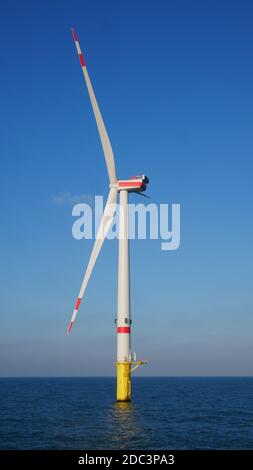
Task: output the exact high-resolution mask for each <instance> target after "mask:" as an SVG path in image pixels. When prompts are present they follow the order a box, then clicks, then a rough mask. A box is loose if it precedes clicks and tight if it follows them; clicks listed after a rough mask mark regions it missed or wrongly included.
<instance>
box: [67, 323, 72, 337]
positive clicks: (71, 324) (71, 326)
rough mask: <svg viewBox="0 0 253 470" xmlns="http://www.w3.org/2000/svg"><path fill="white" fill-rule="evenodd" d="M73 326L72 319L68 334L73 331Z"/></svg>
mask: <svg viewBox="0 0 253 470" xmlns="http://www.w3.org/2000/svg"><path fill="white" fill-rule="evenodd" d="M72 326H73V322H72V321H71V322H70V324H69V327H68V335H69V333H70V332H71V328H72Z"/></svg>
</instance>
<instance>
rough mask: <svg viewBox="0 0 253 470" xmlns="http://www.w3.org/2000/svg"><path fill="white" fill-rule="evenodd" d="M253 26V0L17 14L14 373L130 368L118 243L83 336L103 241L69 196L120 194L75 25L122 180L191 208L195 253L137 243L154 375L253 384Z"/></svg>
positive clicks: (4, 202) (10, 123) (27, 4)
mask: <svg viewBox="0 0 253 470" xmlns="http://www.w3.org/2000/svg"><path fill="white" fill-rule="evenodd" d="M252 20H253V6H252V2H250V1H245V0H241V1H224V0H222V1H205V2H202V1H186V0H181V1H180V0H179V1H177V2H175V1H170V0H169V1H165V0H164V1H162V0H156V1H153V0H152V1H150V0H146V1H138V2H135V1H133V0H130V1H128V2H122V1H113V0H108V1H107V2H103V1H98V0H95V1H93V2H88V1H76V0H73V1H72V2H69V1H65V0H64V1H63V0H61V1H60V0H59V1H56V0H54V1H43V2H32V1H23V2H18V1H9V2H6V3H5V4H3V5H2V11H1V19H0V21H1V27H0V36H1V38H0V39H1V41H0V44H1V78H0V81H1V86H0V93H1V101H0V102H1V137H0V154H1V185H0V191H1V234H0V236H1V240H0V242H1V270H0V275H1V280H0V281H1V299H0V311H1V318H2V320H1V332H0V336H1V344H0V347H1V359H0V374H1V375H2V376H12V375H15V376H20V375H21V376H22V375H39V376H40V375H113V374H114V360H115V326H114V318H115V315H116V288H117V272H116V269H117V244H116V242H115V241H111V242H110V241H107V242H106V243H105V245H104V247H103V251H102V254H101V256H100V259H99V261H98V263H97V265H96V268H95V271H94V273H93V275H92V278H91V280H90V284H89V286H88V289H87V295H86V299H85V301H84V302H83V304H82V307H81V308H80V311H79V316H78V319H77V322H76V324H75V327H74V328H73V330H72V333H71V335H70V336H69V337H67V336H66V328H67V326H68V322H69V320H70V317H71V313H72V308H73V303H74V301H75V299H76V296H77V293H78V290H79V287H80V283H81V280H82V277H83V274H84V271H85V268H86V265H87V262H88V258H89V254H90V251H91V248H92V241H76V240H74V239H73V238H72V233H71V228H72V223H73V218H72V216H71V210H72V207H71V204H63V205H59V204H56V203H55V202H54V197H55V195H57V194H59V193H61V192H69V193H70V194H71V195H78V194H83V193H85V194H89V195H95V194H102V195H106V194H107V190H108V187H107V174H106V169H105V164H104V160H103V155H102V151H101V147H100V142H99V138H98V134H97V129H96V126H95V122H94V118H93V115H92V110H91V106H90V103H89V100H88V95H87V91H86V89H85V85H84V81H83V77H82V73H81V69H80V66H79V62H78V58H77V55H76V50H75V46H74V43H73V39H72V36H71V31H70V28H71V26H75V28H76V30H77V34H78V37H79V41H80V45H81V47H82V50H83V53H84V56H85V58H86V62H87V66H88V70H89V73H90V77H91V80H92V82H93V86H94V89H95V93H96V96H97V99H98V101H99V104H100V108H101V111H102V114H103V117H104V120H105V123H106V127H107V130H108V133H109V136H110V139H111V142H112V145H113V149H114V153H115V156H116V160H117V167H118V173H119V176H120V177H128V176H130V175H132V174H138V173H145V174H147V175H148V176H149V178H150V185H149V195H150V196H151V198H152V199H151V201H152V202H154V203H158V204H160V203H180V204H181V225H182V227H181V247H180V249H179V250H178V251H175V252H163V251H161V249H160V241H154V240H152V241H151V240H150V241H148V240H147V241H134V242H132V243H131V269H132V316H133V349H134V350H136V351H137V354H138V356H139V357H141V358H143V359H148V360H149V365H148V366H145V367H143V368H142V369H141V370H140V371H139V372H138V374H139V375H252V372H253V369H252V363H253V362H252V354H253V341H252V329H253V316H252V312H253V308H252V307H253V301H252V265H253V259H252V258H253V256H252V252H253V250H252V235H253V223H252V169H253V164H252V148H253V143H252V126H253V118H252V109H253V91H252V83H253V65H252V64H253V32H252ZM136 198H137V196H133V198H132V202H135V201H136Z"/></svg>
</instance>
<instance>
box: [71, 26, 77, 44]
mask: <svg viewBox="0 0 253 470" xmlns="http://www.w3.org/2000/svg"><path fill="white" fill-rule="evenodd" d="M72 34H73V38H74V41H77V40H78V39H77V35H76V32H75V30H74V28H72Z"/></svg>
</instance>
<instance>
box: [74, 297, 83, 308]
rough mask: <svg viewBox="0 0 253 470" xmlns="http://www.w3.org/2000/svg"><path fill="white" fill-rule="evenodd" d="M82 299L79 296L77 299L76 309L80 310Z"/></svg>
mask: <svg viewBox="0 0 253 470" xmlns="http://www.w3.org/2000/svg"><path fill="white" fill-rule="evenodd" d="M81 300H82V299H80V297H78V299H77V301H76V305H75V310H78V309H79V305H80V303H81Z"/></svg>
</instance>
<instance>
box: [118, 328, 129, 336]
mask: <svg viewBox="0 0 253 470" xmlns="http://www.w3.org/2000/svg"><path fill="white" fill-rule="evenodd" d="M117 333H128V334H129V333H130V326H119V327H118V329H117Z"/></svg>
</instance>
